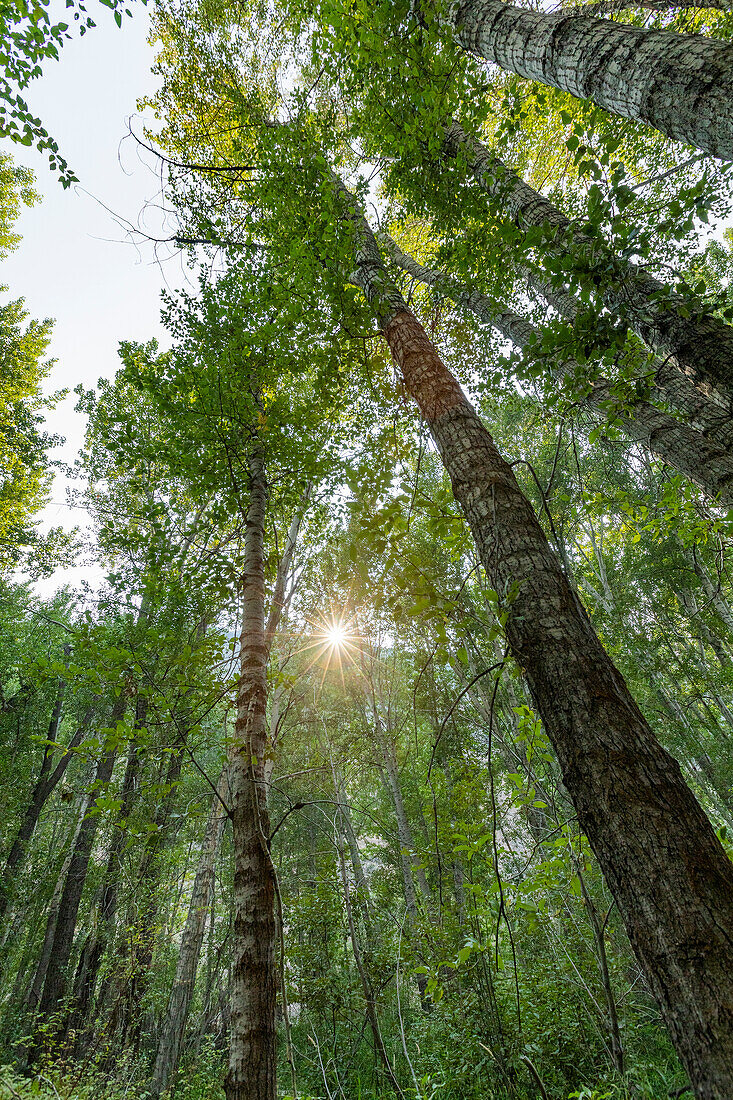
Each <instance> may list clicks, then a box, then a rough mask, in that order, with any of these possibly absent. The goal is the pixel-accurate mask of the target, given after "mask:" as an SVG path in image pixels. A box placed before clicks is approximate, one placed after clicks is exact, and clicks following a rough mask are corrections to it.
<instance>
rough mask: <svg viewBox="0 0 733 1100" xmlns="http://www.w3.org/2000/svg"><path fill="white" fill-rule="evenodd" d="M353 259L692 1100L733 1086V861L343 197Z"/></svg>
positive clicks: (724, 1094)
mask: <svg viewBox="0 0 733 1100" xmlns="http://www.w3.org/2000/svg"><path fill="white" fill-rule="evenodd" d="M332 180H333V182H334V185H335V189H336V190H337V193H338V194H339V197H340V199H341V201H342V203H343V209H344V214H345V216H346V217H348V218H350V219H351V222H352V225H353V229H354V243H355V253H356V255H355V271H354V273H353V274H352V276H351V279H352V281H353V282H355V283H356V285H358V286H360V287H361V288H362V290H363V291H364V293H365V295H366V297H367V298H368V300H369V301H370V302H371V304H372V306H373V308H374V310H375V313H376V314H377V317H378V320H379V323H380V325H381V328H382V331H383V332H384V335H385V338H386V340H387V342H388V344H389V347H390V350H391V352H392V355H393V357H394V359H395V361H396V363H397V364H398V365H399V367H400V368H401V371H402V374H403V377H404V382H405V385H406V387H407V390H408V392H409V393H410V394H411V396H412V397H413V399H414V400H415V402H416V403H417V405H418V408H419V410H420V413H421V415H422V417H423V419H424V420H425V422H426V423H427V425H428V427H429V429H430V432H431V434H432V437H433V439H434V441H435V444H436V446H437V448H438V451H439V453H440V455H441V458H442V460H443V463H444V465H445V467H446V470H447V472H448V474H449V476H450V478H451V482H452V484H453V492H454V495H455V497H456V500H457V501H458V502H459V504H460V506H461V508H462V510H463V512H464V514H465V516H466V519H467V521H468V523H469V526H470V528H471V531H472V534H473V537H474V541H475V543H476V547H477V550H478V552H479V557H480V559H481V562H482V564H483V566H484V569H485V570H486V574H487V577H488V579H489V583H490V585H491V587H492V588H493V589H494V590H495V591H496V593H497V598H498V600H499V603H500V607H501V610H502V614H503V615H504V616H505V617H506V620H505V621H506V625H505V631H506V636H507V640H508V642H509V646H510V649H511V652H512V654H513V656H514V659H515V660H516V662H517V664H518V666H519V667H520V668H521V669H522V670H523V672H524V675H525V676H526V678H527V682H528V684H529V688H530V691H531V694H532V698H533V700H534V704H535V707H536V708H537V711H538V713H539V715H540V716H541V718H542V721H543V723H544V726H545V729H546V730H547V733H548V736H549V737H550V739H551V741H552V743H553V745H554V748H555V752H556V754H557V757H558V761H559V763H560V768H561V771H562V776H563V782H564V784H565V787H566V789H567V791H568V793H569V795H570V797H571V799H572V801H573V804H574V806H575V809H576V812H577V814H578V820H579V823H580V827H581V828H582V830H583V831H584V832H585V834H586V836H587V837H588V840H589V842H590V845H591V847H592V849H593V851H594V853H595V855H596V858H597V859H598V861H599V863H600V865H601V868H602V870H603V873H604V875H605V876H606V880H607V882H608V884H609V887H610V889H611V891H612V894H613V896H614V898H615V900H616V904H617V905H618V907H619V911H620V913H621V914H622V916H623V919H624V922H625V925H626V929H627V932H628V935H629V939H630V941H631V944H632V946H633V949H634V951H635V953H636V955H637V957H638V959H639V961H640V962H641V963H642V965H643V966H644V968H645V970H646V973H647V976H648V978H649V981H650V984H651V986H652V988H653V990H654V992H655V995H656V997H657V999H658V1001H659V1004H660V1007H661V1010H662V1013H663V1015H664V1018H665V1021H666V1023H667V1026H668V1027H669V1030H670V1033H671V1037H672V1041H673V1042H674V1044H675V1047H676V1049H677V1051H678V1053H679V1055H680V1058H681V1059H682V1061H683V1063H684V1065H685V1068H686V1069H687V1072H688V1074H689V1076H690V1080H691V1082H692V1084H693V1087H694V1089H695V1092H696V1095H697V1097H698V1098H699V1100H730V1097H731V1096H733V866H731V863H730V861H729V860H728V858H727V856H726V854H725V852H724V850H723V847H722V845H721V844H720V842H719V840H718V838H717V837H716V835H715V833H714V831H713V828H712V826H711V824H710V822H709V821H708V819H707V817H706V816H705V814H704V812H703V810H702V808H701V807H700V805H699V804H698V802H697V801H696V799H695V797H694V795H693V794H692V792H691V791H690V789H689V787H688V786H687V785H686V784H685V782H684V780H683V778H682V773H681V771H680V768H679V765H678V764H677V762H676V761H675V760H674V759H673V758H672V757H671V756H670V755H669V754H668V753H667V752H666V751H665V750H664V749H663V748H662V746H661V745H660V744H659V742H658V741H657V740H656V738H655V736H654V734H653V733H652V731H651V729H650V727H649V725H648V724H647V722H646V721H645V719H644V717H643V715H642V714H641V712H640V711H639V709H638V707H637V705H636V703H635V702H634V700H633V698H632V697H631V694H630V693H629V690H628V688H627V686H626V683H625V682H624V680H623V677H622V676H621V674H620V673H619V672H618V670H617V669H616V668H615V667H614V665H613V663H612V661H611V660H610V658H609V657H608V655H607V654H606V652H605V651H604V649H603V647H602V646H601V644H600V642H599V640H598V638H597V636H596V634H595V631H594V630H593V627H592V626H591V623H590V620H589V619H588V616H587V614H586V612H585V610H584V608H583V606H582V605H581V603H580V601H579V599H578V597H577V595H576V593H575V592H574V591H573V589H572V588H571V587H570V584H569V582H568V580H567V578H566V577H565V574H564V573H563V571H562V569H561V567H560V564H559V562H558V560H557V558H556V557H555V555H554V554H553V553H552V551H551V549H550V546H549V544H548V541H547V538H546V536H545V533H544V531H543V530H542V528H541V526H540V524H539V523H538V521H537V518H536V516H535V514H534V512H533V510H532V507H531V505H530V504H529V502H528V501H527V500H526V498H525V497H524V496H523V494H522V492H521V490H520V488H519V486H518V484H517V481H516V479H515V477H514V473H513V471H512V469H511V467H510V466H509V465H508V464H507V463H506V462H505V460H504V459H503V458H502V457H501V455H500V454H499V452H498V451H497V449H496V447H495V445H494V442H493V440H492V438H491V436H490V435H489V432H488V431H487V430H486V428H485V427H484V425H483V424H482V423H481V420H480V419H479V417H478V416H477V414H476V412H475V411H474V409H473V407H472V406H471V404H470V402H469V401H468V400H467V398H466V397H465V395H464V393H463V391H462V389H461V387H460V385H459V384H458V382H457V381H456V379H455V378H454V376H453V375H452V374H451V372H450V371H449V370H448V368H447V367H446V366H445V364H444V363H443V362H442V360H441V359H440V357H439V355H438V353H437V352H436V350H435V348H434V347H433V345H432V344H431V342H430V340H429V339H428V337H427V335H426V334H425V332H424V330H423V328H422V326H421V325H420V323H419V322H418V321H417V319H416V318H415V317H414V316H413V315H412V314H411V313H410V312H409V310H408V309H407V307H406V305H405V303H404V300H403V299H402V297H401V295H400V294H399V291H398V290H397V289H396V287H395V286H394V285H393V284H392V283H391V282H390V281H389V279H388V277H387V275H386V272H385V270H384V267H383V263H382V260H381V257H380V255H379V250H378V247H377V244H376V241H375V239H374V236H373V234H372V233H371V231H370V229H369V227H368V225H367V223H366V220H365V218H364V215H363V213H362V212H361V210H360V209H359V207H358V206H357V204H356V200H355V199H354V198H353V196H352V195H350V193H349V192H348V191H346V189H345V188H344V186H343V184H342V183H341V181H340V180H339V179H338V177H335V176H332Z"/></svg>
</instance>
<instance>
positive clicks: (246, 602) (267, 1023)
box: [224, 444, 277, 1100]
mask: <svg viewBox="0 0 733 1100" xmlns="http://www.w3.org/2000/svg"><path fill="white" fill-rule="evenodd" d="M249 481H250V498H249V507H248V510H247V525H246V534H245V545H244V574H243V578H242V581H243V583H242V597H243V609H242V634H241V641H240V667H241V675H240V681H239V689H238V695H237V720H236V725H235V733H234V739H233V741H232V744H231V745H230V749H229V769H230V771H229V776H230V783H231V819H232V836H233V844H234V960H233V962H234V965H233V970H232V990H231V1026H230V1050H229V1072H228V1074H227V1077H226V1081H225V1084H224V1090H225V1093H226V1100H275V1096H276V1073H277V1061H276V1033H275V1005H276V989H277V984H276V976H275V930H276V929H275V879H274V868H273V866H272V860H271V858H270V851H269V833H270V821H269V815H268V810H267V787H266V783H265V757H266V754H267V716H266V707H267V645H266V641H265V565H264V541H265V510H266V505H267V482H266V477H265V464H264V454H263V451H262V448H261V446H260V445H259V444H255V446H254V448H253V452H252V454H251V455H250V460H249Z"/></svg>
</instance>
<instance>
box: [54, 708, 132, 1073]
mask: <svg viewBox="0 0 733 1100" xmlns="http://www.w3.org/2000/svg"><path fill="white" fill-rule="evenodd" d="M146 710H147V700H146V698H145V697H144V696H138V698H137V701H136V704H135V729H141V728H142V727H143V726H144V725H145V721H146V717H145V716H146ZM139 774H140V753H139V751H138V747H137V745H136V743H135V741H134V740H131V741H130V747H129V749H128V755H127V766H126V768H125V775H124V778H123V780H122V790H121V792H120V811H119V818H120V822H126V821H127V819H128V818H129V816H130V813H131V811H132V807H133V805H134V802H135V798H136V796H137V793H138V789H139V787H138V778H139ZM124 844H125V832H124V829H123V828H122V827H121V825H120V823H118V824H117V826H116V827H115V828H114V829H113V832H112V842H111V844H110V849H109V855H108V857H107V866H106V868H105V872H104V880H103V882H102V889H101V892H100V900H99V915H98V919H97V923H96V926H95V927H93V928H92V929H91V930H90V932H89V934H88V936H87V938H86V940H85V942H84V946H83V947H82V950H81V954H80V957H79V965H78V967H77V972H76V978H75V981H74V1006H73V1015H72V1018H71V1019H70V1021H69V1027H70V1028H74V1027H76V1026H81V1025H83V1024H84V1022H85V1020H86V1018H87V1016H88V1014H89V1012H90V1009H91V1007H92V1004H93V1002H94V993H95V990H96V987H97V975H98V973H99V967H100V965H101V963H102V959H103V957H104V953H105V951H106V950H107V946H108V944H109V939H110V934H111V931H112V926H113V924H114V920H115V916H116V914H117V899H118V892H119V884H120V878H121V875H122V853H123V849H124ZM81 1042H82V1039H81V1036H79V1039H78V1040H77V1044H76V1050H77V1053H78V1051H79V1049H80V1044H81Z"/></svg>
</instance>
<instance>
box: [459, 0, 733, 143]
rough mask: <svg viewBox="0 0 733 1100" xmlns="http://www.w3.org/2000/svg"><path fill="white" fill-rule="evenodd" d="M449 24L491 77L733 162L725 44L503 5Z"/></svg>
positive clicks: (732, 96)
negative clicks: (544, 89)
mask: <svg viewBox="0 0 733 1100" xmlns="http://www.w3.org/2000/svg"><path fill="white" fill-rule="evenodd" d="M451 18H452V23H453V28H454V31H455V36H456V40H457V42H458V43H459V45H461V46H462V47H463V48H464V49H466V50H469V51H470V52H471V53H475V54H478V56H479V57H483V58H485V59H486V60H487V61H491V62H493V64H495V65H498V66H499V67H500V68H502V69H506V70H507V71H508V72H513V73H516V74H517V75H518V76H523V77H525V78H526V79H527V80H537V81H540V83H542V84H548V85H549V86H550V87H552V88H559V89H560V91H563V92H568V93H569V94H570V95H573V96H577V97H578V98H579V99H590V100H592V101H593V102H594V103H597V104H598V106H599V107H605V109H606V110H607V111H612V112H613V113H614V114H617V115H621V116H622V117H623V118H632V119H636V120H638V121H639V122H646V123H648V124H649V125H650V126H653V127H655V129H657V130H661V132H662V133H663V134H666V135H667V137H671V138H673V139H674V140H675V141H683V142H685V144H688V145H696V146H697V147H698V148H699V149H702V150H704V152H706V153H710V154H711V155H712V156H715V157H722V159H723V160H733V48H731V46H730V43H728V42H721V41H719V40H718V39H715V38H705V37H703V36H702V35H691V34H675V33H674V32H672V31H662V30H643V29H641V28H640V27H631V26H627V25H626V24H622V23H614V22H612V21H610V20H606V19H595V18H593V17H592V16H588V15H584V14H583V13H582V11H581V12H577V11H573V12H567V11H564V12H556V13H548V14H546V13H544V12H538V11H527V10H526V9H524V8H516V7H514V6H513V5H511V4H505V3H503V2H502V0H464V2H463V3H458V4H456V5H454V6H453V8H452V11H451Z"/></svg>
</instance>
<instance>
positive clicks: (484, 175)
mask: <svg viewBox="0 0 733 1100" xmlns="http://www.w3.org/2000/svg"><path fill="white" fill-rule="evenodd" d="M731 49H733V47H731ZM732 102H733V101H732ZM444 148H445V152H446V155H448V156H456V155H457V154H459V153H460V154H461V155H462V156H465V157H466V158H467V160H468V166H469V168H470V171H471V172H472V173H473V176H474V178H475V179H476V181H477V183H478V184H479V186H480V187H481V188H482V190H484V191H486V193H487V194H489V195H492V196H495V197H496V198H498V199H499V201H500V202H502V203H506V205H507V207H508V210H509V213H510V215H511V217H512V218H513V219H514V220H515V222H516V223H517V224H518V225H520V226H521V227H522V228H526V227H529V226H537V227H540V228H544V230H545V231H546V233H547V239H546V240H545V241H544V242H543V249H544V250H545V251H548V252H550V253H554V254H557V255H565V256H569V257H571V258H573V259H574V260H575V261H576V262H578V264H579V266H582V267H585V268H588V267H592V266H593V265H594V264H598V263H600V262H601V261H602V264H601V266H602V268H603V271H602V272H599V275H600V278H601V282H600V288H599V289H600V293H601V294H602V297H603V301H604V303H605V305H606V307H607V308H608V309H609V311H610V312H611V313H612V314H614V315H615V316H617V317H619V318H623V320H624V322H625V323H626V324H628V325H629V326H630V327H631V328H632V329H633V330H634V331H635V332H636V333H637V334H638V335H639V336H640V337H641V339H642V340H643V341H644V343H645V344H646V345H647V346H648V347H650V348H651V349H652V350H653V351H654V352H655V353H656V354H657V355H658V356H659V357H660V358H661V359H665V360H670V361H671V364H672V365H676V366H677V367H678V368H679V370H680V371H681V372H682V373H683V374H684V375H685V376H686V377H688V378H689V379H690V380H692V381H693V382H694V383H695V385H696V386H698V388H700V390H701V392H702V393H703V394H705V395H706V396H708V397H709V398H711V399H712V400H714V401H716V402H718V403H719V404H720V405H721V407H722V408H723V409H724V410H725V411H726V412H727V413H730V412H731V411H732V410H733V328H731V327H730V326H729V325H725V324H723V322H722V321H720V320H718V318H717V317H714V316H712V315H711V314H706V313H699V312H697V313H696V312H694V311H691V310H690V309H689V308H688V307H687V306H686V305H685V303H684V302H683V301H681V300H680V298H679V296H678V295H676V294H674V293H671V292H670V289H669V287H667V286H665V284H664V283H661V282H660V281H659V280H658V279H656V278H655V277H654V276H653V275H649V274H648V273H647V272H645V271H643V270H642V269H641V268H639V267H637V266H636V264H633V263H631V262H629V261H627V260H621V259H619V258H618V257H617V256H614V255H613V253H611V252H610V251H609V249H608V248H607V246H606V245H605V244H604V243H603V242H601V241H598V240H596V239H592V238H590V237H587V236H586V235H585V234H583V233H581V232H580V231H579V230H578V229H577V227H573V226H571V223H570V220H569V219H568V218H567V217H566V216H565V214H563V213H562V211H561V210H559V209H558V208H557V207H556V206H554V205H553V203H551V202H550V200H549V199H546V198H545V197H544V196H543V195H540V194H539V192H537V191H535V190H534V189H533V188H532V187H530V186H529V184H527V183H525V182H524V180H522V179H520V178H519V176H517V175H516V174H515V173H514V172H512V171H511V170H510V169H509V168H507V167H506V165H504V164H503V163H502V162H501V161H500V160H499V159H498V157H496V156H495V155H494V154H493V153H492V152H491V151H490V150H489V149H487V148H486V147H485V146H483V145H482V144H481V142H479V141H477V140H476V139H474V138H472V137H469V136H468V135H467V134H466V133H465V131H464V130H463V128H462V127H461V126H460V125H459V124H458V123H457V122H455V121H453V122H451V123H450V124H449V125H448V126H447V128H446V134H445V142H444ZM581 261H582V262H581ZM609 266H610V267H611V269H612V271H613V272H614V274H613V275H611V277H610V278H609V276H608V274H607V272H608V269H609ZM690 312H691V313H692V315H691V316H689V315H688V316H685V314H686V313H687V314H689V313H690Z"/></svg>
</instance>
